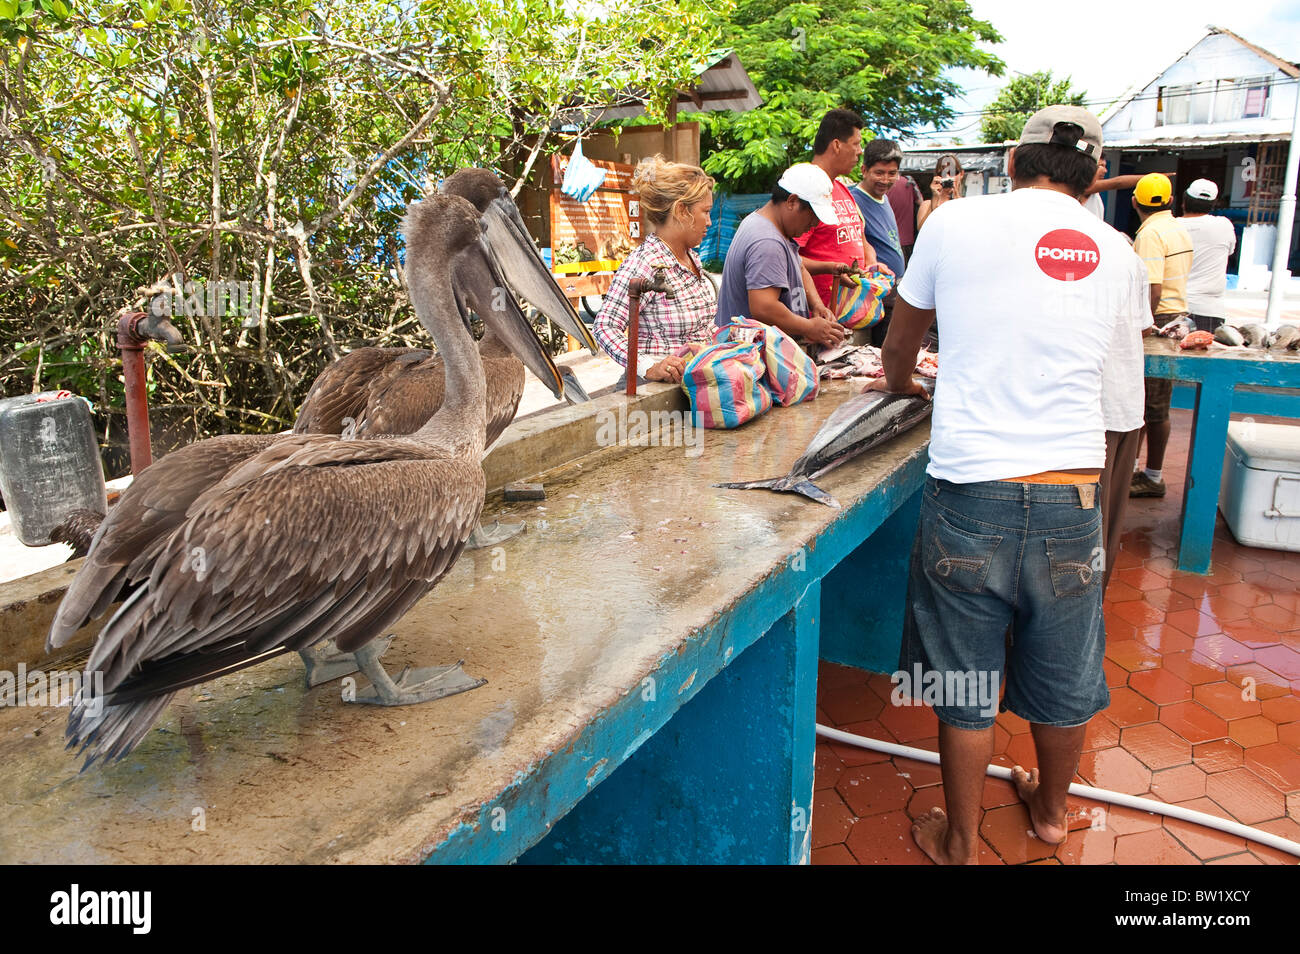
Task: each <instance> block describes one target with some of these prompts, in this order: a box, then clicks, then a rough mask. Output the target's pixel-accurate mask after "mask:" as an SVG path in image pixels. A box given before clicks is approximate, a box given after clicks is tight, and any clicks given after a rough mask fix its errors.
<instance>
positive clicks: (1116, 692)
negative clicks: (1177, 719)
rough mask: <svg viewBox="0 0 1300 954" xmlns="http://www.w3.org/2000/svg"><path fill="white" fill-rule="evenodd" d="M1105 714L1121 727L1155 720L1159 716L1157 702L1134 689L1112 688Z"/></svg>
mask: <svg viewBox="0 0 1300 954" xmlns="http://www.w3.org/2000/svg"><path fill="white" fill-rule="evenodd" d="M1105 715H1106V717H1107V718H1108V719H1110V720H1111V721H1112V722H1114V723H1115V724H1116V725H1117V726H1119V727H1120V728H1125V727H1127V726H1131V725H1141V724H1142V723H1144V722H1154V721H1155V720H1156V718H1157V717H1158V716H1159V711H1158V709H1157V707H1156V704H1155V703H1153V702H1152V701H1151V700H1149V699H1147V698H1145V697H1143V696H1140V695H1138V694H1137V693H1136V692H1134V691H1133V690H1132V689H1112V690H1111V693H1110V705H1109V706H1108V707H1107V709H1106V712H1105Z"/></svg>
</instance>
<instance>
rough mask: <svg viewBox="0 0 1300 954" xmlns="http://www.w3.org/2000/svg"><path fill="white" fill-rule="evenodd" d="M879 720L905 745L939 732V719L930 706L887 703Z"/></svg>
mask: <svg viewBox="0 0 1300 954" xmlns="http://www.w3.org/2000/svg"><path fill="white" fill-rule="evenodd" d="M877 721H879V722H880V724H881V725H883V726H884V727H885V728H886V729H888V730H889V731H890V733H891V734H892V735H893V736H894V738H896V739H898V741H899V742H902V743H903V744H905V745H907V744H910V743H912V742H913V741H915V740H916V739H924V738H926V737H927V736H931V735H937V734H938V732H939V720H938V719H937V718H936V717H935V714H934V710H933V709H931V708H930V707H929V706H911V705H908V706H894V705H887V706H885V708H884V711H883V712H881V713H880V715H879V716H878V717H877Z"/></svg>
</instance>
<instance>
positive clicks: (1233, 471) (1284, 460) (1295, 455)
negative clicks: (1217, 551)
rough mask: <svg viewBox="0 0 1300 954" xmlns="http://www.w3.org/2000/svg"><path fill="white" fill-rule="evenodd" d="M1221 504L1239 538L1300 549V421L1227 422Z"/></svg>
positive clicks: (1249, 543)
mask: <svg viewBox="0 0 1300 954" xmlns="http://www.w3.org/2000/svg"><path fill="white" fill-rule="evenodd" d="M1219 509H1220V510H1221V511H1223V517H1224V519H1225V520H1227V522H1228V528H1229V529H1230V530H1232V535H1233V536H1234V537H1236V538H1237V541H1238V542H1239V543H1244V544H1246V545H1247V546H1252V547H1269V548H1270V549H1274V550H1296V551H1300V426H1295V425H1290V424H1259V423H1256V422H1255V421H1232V422H1231V423H1229V424H1228V447H1227V452H1226V453H1225V454H1224V457H1223V481H1222V484H1221V485H1220V488H1219Z"/></svg>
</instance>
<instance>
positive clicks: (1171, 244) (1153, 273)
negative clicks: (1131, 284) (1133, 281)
mask: <svg viewBox="0 0 1300 954" xmlns="http://www.w3.org/2000/svg"><path fill="white" fill-rule="evenodd" d="M1133 250H1134V251H1135V252H1137V253H1138V255H1139V256H1141V258H1142V261H1143V262H1144V263H1145V264H1146V267H1147V274H1148V276H1149V278H1150V282H1151V284H1152V285H1159V286H1160V304H1159V305H1157V306H1156V310H1155V313H1156V314H1157V315H1180V314H1183V313H1184V312H1186V311H1187V274H1188V272H1189V271H1191V268H1192V237H1191V236H1190V235H1188V234H1187V230H1186V229H1184V228H1183V226H1182V224H1181V223H1180V222H1179V220H1178V219H1175V218H1174V216H1173V213H1172V212H1170V211H1168V210H1167V209H1166V210H1164V211H1161V212H1153V213H1152V214H1151V215H1150V216H1148V217H1147V220H1146V221H1145V222H1143V223H1142V227H1141V228H1139V229H1138V232H1137V237H1136V238H1135V239H1134V240H1133Z"/></svg>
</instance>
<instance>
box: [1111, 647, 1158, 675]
mask: <svg viewBox="0 0 1300 954" xmlns="http://www.w3.org/2000/svg"><path fill="white" fill-rule="evenodd" d="M1106 658H1107V659H1109V660H1110V661H1111V662H1113V663H1115V664H1117V665H1119V666H1121V667H1123V668H1124V669H1126V670H1128V671H1129V672H1138V671H1141V670H1145V669H1154V668H1155V667H1156V666H1159V665H1160V653H1158V652H1156V651H1155V650H1154V649H1152V648H1151V647H1150V646H1148V645H1147V644H1146V643H1143V642H1139V641H1138V640H1136V639H1121V640H1110V639H1107V640H1106Z"/></svg>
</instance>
